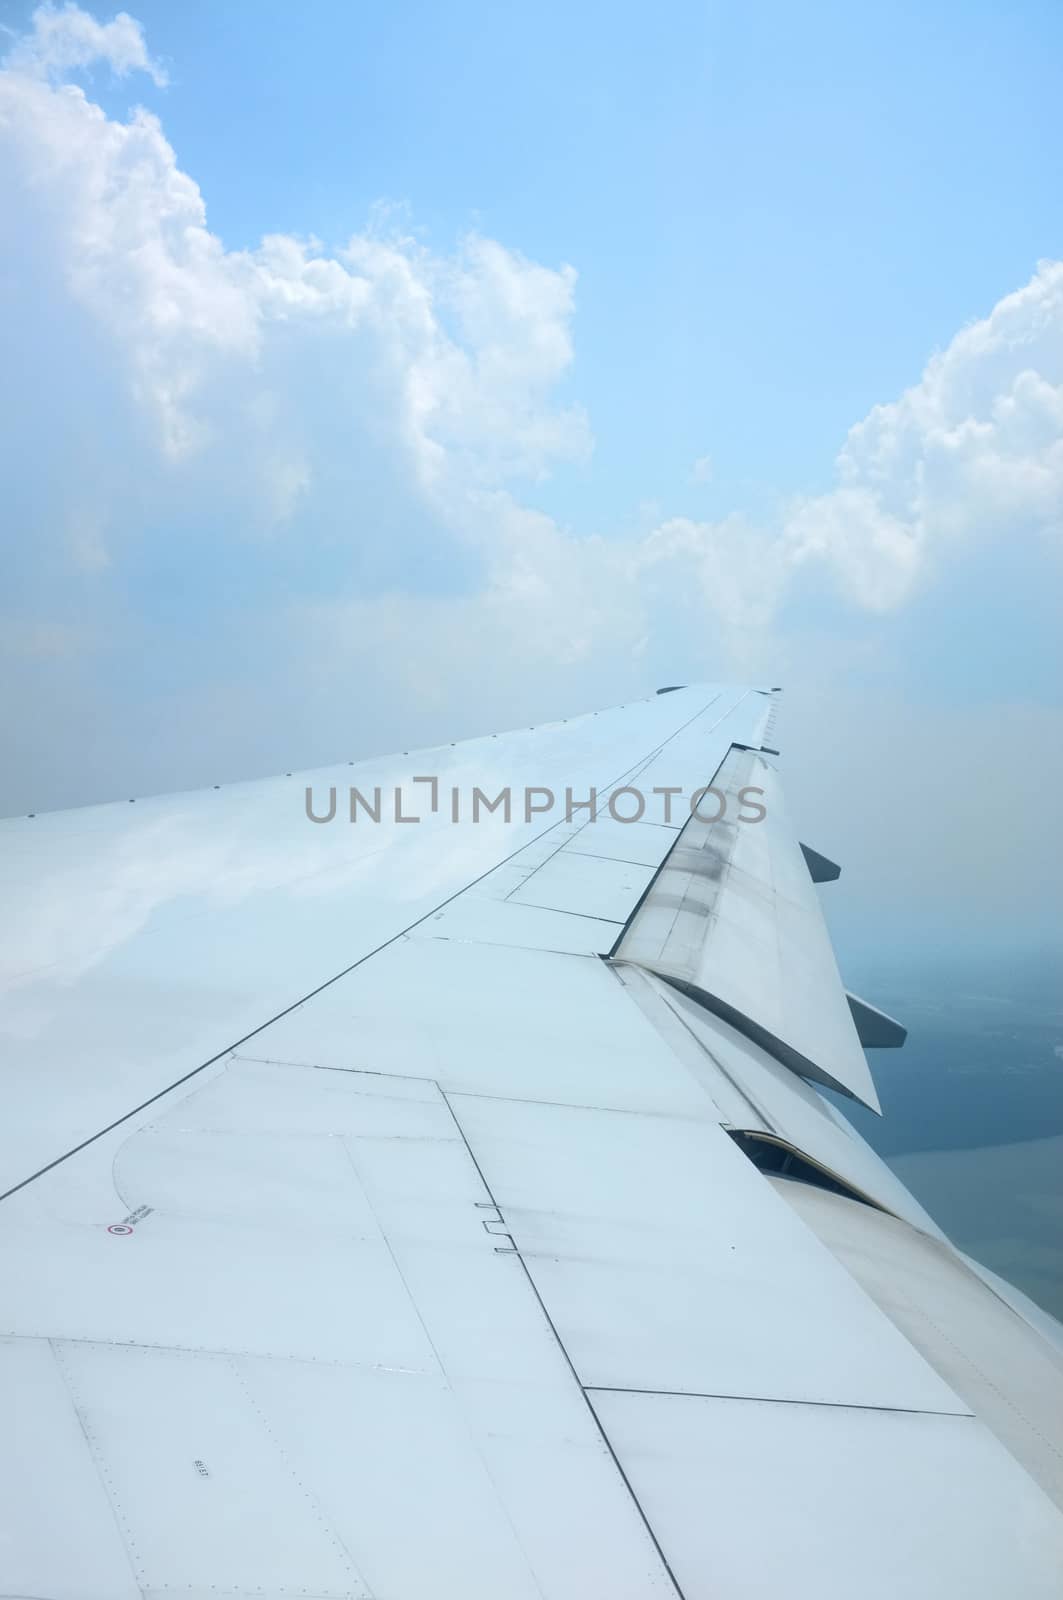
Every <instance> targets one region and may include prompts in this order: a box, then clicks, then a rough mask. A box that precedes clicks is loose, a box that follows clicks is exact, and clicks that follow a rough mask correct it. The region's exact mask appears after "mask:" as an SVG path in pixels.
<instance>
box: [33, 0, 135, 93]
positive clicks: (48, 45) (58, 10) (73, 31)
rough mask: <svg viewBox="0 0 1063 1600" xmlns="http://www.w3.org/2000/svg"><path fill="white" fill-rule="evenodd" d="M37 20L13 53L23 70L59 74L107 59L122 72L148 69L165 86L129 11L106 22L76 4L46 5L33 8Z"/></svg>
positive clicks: (118, 72)
mask: <svg viewBox="0 0 1063 1600" xmlns="http://www.w3.org/2000/svg"><path fill="white" fill-rule="evenodd" d="M32 24H33V27H32V32H31V33H29V34H28V35H26V36H25V37H24V38H22V39H20V40H19V41H18V42H17V43H16V45H15V47H14V49H13V50H12V52H11V55H10V56H9V58H8V60H9V65H10V66H12V67H13V68H15V70H17V71H19V72H25V73H40V74H42V75H45V76H47V75H53V74H54V75H55V76H60V75H61V74H63V73H65V72H72V71H75V70H76V69H77V68H79V67H92V66H95V65H96V63H97V62H101V61H102V62H104V63H106V65H107V66H109V67H110V68H111V70H112V72H115V73H117V74H118V75H119V77H124V76H125V75H126V73H128V72H146V73H147V74H148V75H149V77H151V78H152V79H153V80H154V81H155V83H156V84H157V85H158V86H159V87H160V88H161V87H162V86H163V85H164V84H165V83H166V74H165V72H164V71H163V70H162V68H161V67H160V66H159V65H158V63H157V62H155V61H152V59H151V57H150V56H149V55H148V52H147V46H146V45H145V43H144V33H143V30H142V28H141V26H140V23H139V22H135V21H134V20H133V18H132V17H131V16H129V15H128V13H127V12H125V11H120V12H119V13H118V14H117V16H116V17H114V19H113V20H112V21H111V22H106V23H101V22H97V21H96V19H95V17H93V16H92V15H90V13H89V12H87V11H83V10H82V9H81V7H80V6H78V5H74V4H72V3H68V4H67V5H64V6H55V5H43V6H38V8H37V10H36V11H35V12H34V13H33V18H32Z"/></svg>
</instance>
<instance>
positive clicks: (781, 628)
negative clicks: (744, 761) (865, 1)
mask: <svg viewBox="0 0 1063 1600" xmlns="http://www.w3.org/2000/svg"><path fill="white" fill-rule="evenodd" d="M132 9H133V18H132V19H130V18H128V17H127V18H124V19H122V18H120V19H119V20H117V21H114V20H112V19H113V13H112V12H111V11H110V10H107V9H100V10H97V11H93V10H92V9H91V8H89V9H87V10H80V9H78V8H77V7H67V8H65V9H57V8H48V7H45V8H41V9H40V10H38V11H36V12H35V11H34V9H33V8H32V7H31V6H25V5H13V4H10V3H8V4H2V3H0V22H2V23H3V24H4V26H5V28H6V30H7V36H6V46H5V44H4V43H0V53H2V51H3V49H4V48H5V47H6V48H7V49H8V52H9V53H8V57H7V62H6V66H5V67H4V68H3V69H2V70H0V208H2V209H0V216H2V217H3V225H2V226H3V230H4V231H3V252H4V267H3V274H4V276H3V282H4V289H5V293H4V295H3V298H2V299H0V360H2V361H3V363H4V366H5V368H6V370H7V372H8V373H9V374H11V375H13V381H11V382H9V383H8V384H7V385H5V395H4V398H3V400H2V401H0V470H2V471H3V474H4V482H5V500H6V506H5V511H4V519H3V524H2V525H0V582H2V588H0V640H2V641H3V643H2V649H3V661H4V666H5V685H6V694H5V696H4V698H3V702H2V704H0V738H2V740H3V744H4V748H5V749H6V751H7V753H8V754H7V761H6V770H5V772H4V775H3V785H2V789H0V810H3V811H16V810H23V809H26V810H28V809H43V808H45V807H47V806H49V805H59V804H73V803H78V802H81V801H89V800H95V799H100V798H105V797H109V796H111V795H116V794H117V795H124V794H127V793H135V792H138V791H139V792H147V791H149V790H157V789H164V788H170V787H178V786H185V785H188V784H194V783H201V782H211V781H217V780H218V779H219V778H220V779H228V778H231V777H239V776H249V775H252V774H259V773H266V772H269V771H271V770H278V769H286V768H289V767H294V766H303V765H311V764H315V763H318V762H322V761H325V760H329V759H332V758H334V757H336V756H337V755H347V754H349V755H352V756H354V755H363V754H368V753H371V752H372V751H374V750H384V749H388V748H394V747H396V746H399V747H406V746H409V745H412V744H416V743H421V742H425V743H427V742H431V741H434V740H437V739H445V738H452V737H460V736H463V735H466V734H474V733H477V732H480V731H483V730H484V729H486V728H491V727H498V726H507V725H513V724H518V723H524V722H527V721H529V720H532V719H534V718H540V717H550V716H553V715H559V714H566V713H567V712H569V711H572V710H577V709H581V708H583V707H585V706H587V705H593V704H597V703H607V702H609V701H615V700H618V699H623V698H626V697H628V696H630V695H633V694H636V693H643V692H646V691H647V690H648V689H652V687H654V685H655V684H656V683H658V682H667V681H683V680H684V679H691V678H695V677H697V678H704V677H714V676H724V675H726V676H745V675H747V674H749V675H752V676H754V677H756V678H758V679H759V678H767V679H769V681H775V682H782V681H785V682H786V683H787V685H788V689H789V692H790V693H791V695H792V704H793V714H792V721H791V724H790V726H791V727H792V730H793V732H792V735H791V737H792V739H793V745H794V749H795V751H796V752H797V753H796V754H795V755H794V757H793V758H792V759H793V765H792V767H791V768H790V769H788V772H789V780H790V784H791V791H792V793H793V794H794V797H795V803H796V806H797V809H798V811H799V813H803V814H804V815H809V816H812V817H814V818H822V828H821V829H820V830H819V835H818V842H819V843H820V844H821V845H822V847H824V848H829V847H830V846H831V843H832V839H831V838H829V837H826V835H827V834H831V835H833V836H835V837H836V836H841V837H843V838H844V840H845V842H846V843H847V844H848V846H849V848H850V849H851V850H852V851H855V852H856V855H857V859H858V861H860V862H862V864H863V867H864V868H865V890H864V895H863V898H862V900H860V902H859V906H858V909H859V913H860V915H861V916H862V917H863V918H864V921H865V923H866V915H867V907H868V904H869V903H870V901H871V899H872V897H873V895H874V894H876V893H877V894H878V895H879V896H886V897H887V898H888V899H889V901H890V912H889V914H890V916H891V917H894V918H895V920H896V924H897V926H898V927H900V926H902V924H903V920H904V915H905V912H906V897H907V896H909V895H910V894H911V893H912V892H915V891H918V892H920V893H921V894H922V896H923V899H924V901H925V904H924V907H923V910H924V913H925V916H926V918H929V919H930V920H931V921H934V925H935V926H938V925H939V924H940V922H941V917H940V916H939V914H938V910H937V909H936V907H937V904H938V902H937V900H936V899H935V893H936V891H934V892H932V891H931V890H930V889H929V888H927V886H926V885H927V879H928V874H929V870H930V869H931V868H933V869H934V870H937V868H938V867H939V866H940V863H941V861H942V860H943V859H946V858H947V859H948V860H949V861H950V862H951V865H950V867H949V869H948V870H949V873H950V874H951V876H949V877H948V892H950V893H952V894H953V895H955V896H962V897H965V903H967V902H969V903H970V904H971V905H973V906H974V907H975V909H976V910H977V911H978V917H979V919H980V920H978V921H977V926H978V927H982V926H983V925H984V926H988V925H990V924H997V923H999V921H1000V919H1001V918H1005V919H1006V918H1008V917H1010V918H1012V919H1015V918H1017V917H1020V916H1021V917H1024V918H1027V919H1028V921H1029V923H1030V925H1031V926H1036V927H1037V928H1038V929H1041V928H1044V927H1047V926H1048V924H1049V922H1050V920H1051V917H1052V914H1053V912H1052V907H1051V904H1050V901H1051V899H1052V895H1051V894H1050V893H1049V889H1048V886H1047V885H1046V883H1045V881H1044V874H1043V872H1042V871H1040V870H1039V869H1038V868H1037V867H1036V864H1035V863H1036V860H1037V855H1038V851H1037V848H1036V842H1037V839H1038V838H1039V835H1038V832H1037V829H1038V827H1040V828H1041V829H1042V830H1043V822H1039V821H1038V820H1037V818H1033V819H1032V820H1031V819H1030V818H1029V817H1028V816H1026V815H1025V814H1024V813H1022V812H1021V808H1018V814H1016V807H1015V805H1014V802H1013V799H1012V790H1011V786H1010V782H1006V783H1003V784H1001V783H1000V782H998V781H996V775H997V773H998V770H999V766H1000V764H1001V758H1002V755H1003V751H1004V749H1005V747H1007V748H1008V749H1009V750H1011V751H1013V740H1014V736H1015V730H1021V733H1022V737H1023V739H1026V740H1029V741H1030V744H1031V748H1032V749H1033V750H1036V752H1037V758H1036V762H1035V782H1036V785H1037V788H1038V792H1039V794H1040V795H1041V797H1042V800H1043V803H1044V804H1051V799H1052V796H1053V795H1054V794H1058V787H1057V785H1058V783H1059V782H1060V781H1063V771H1061V760H1060V755H1059V750H1060V743H1061V740H1060V731H1061V721H1063V719H1061V711H1060V703H1059V702H1060V687H1061V680H1063V665H1061V660H1060V647H1059V643H1058V641H1059V637H1060V633H1061V631H1063V630H1061V629H1060V616H1059V610H1060V605H1059V598H1060V593H1061V585H1060V576H1061V574H1060V549H1061V543H1063V541H1061V539H1060V531H1061V523H1063V267H1060V266H1059V265H1058V263H1059V262H1060V259H1061V258H1063V237H1061V235H1063V212H1061V209H1060V205H1059V195H1060V160H1061V153H1063V81H1061V80H1063V12H1061V11H1060V10H1059V8H1058V6H1055V5H1049V4H1034V3H1024V4H1019V5H1017V6H1014V7H1011V8H1007V9H1005V8H1004V7H1001V6H999V5H989V4H965V5H963V6H960V5H953V4H948V5H946V4H930V5H921V6H916V5H908V4H904V5H892V6H890V7H888V8H887V7H879V8H871V7H855V6H841V5H835V4H827V5H817V6H813V7H807V8H797V7H793V6H787V5H782V4H778V5H761V6H757V7H749V6H737V5H731V6H711V5H710V6H688V5H676V6H673V7H670V8H658V9H656V10H651V9H647V8H636V7H633V6H619V7H618V6H615V5H614V6H609V7H606V6H604V5H597V4H594V5H586V6H582V7H579V8H568V7H562V6H561V5H559V4H553V3H549V4H543V5H539V6H537V7H536V8H534V10H530V11H529V10H525V11H523V12H518V11H516V10H514V9H512V8H502V7H488V6H482V5H470V4H464V5H454V6H448V7H446V8H440V7H434V6H428V5H412V4H399V5H394V6H391V7H388V8H367V7H354V6H349V5H340V4H326V3H324V0H317V3H315V4H313V5H311V6H307V7H304V8H302V9H300V10H294V9H293V8H291V7H290V6H281V5H279V4H274V3H273V0H268V3H259V0H256V3H254V4H251V3H247V0H240V3H237V0H229V3H227V4H226V5H225V6H217V5H213V4H211V5H207V4H203V3H185V4H182V5H180V6H175V5H172V4H168V3H167V4H164V3H161V0H146V3H144V4H134V5H133V7H132ZM138 106H143V107H144V108H146V111H147V113H148V115H147V116H143V115H140V116H139V118H138V114H137V113H136V109H135V108H136V107H138ZM131 119H132V120H131ZM264 239H265V240H266V241H267V242H266V243H263V240H264ZM311 240H314V241H317V242H316V243H314V244H310V243H309V242H308V241H311ZM270 241H272V242H270ZM1039 263H1044V264H1045V265H1043V266H1042V267H1040V269H1039ZM839 744H840V745H841V749H842V756H843V757H844V759H843V760H842V761H841V764H840V766H839ZM1013 759H1014V758H1013V755H1011V756H1009V760H1008V763H1007V764H1008V768H1009V772H1010V770H1011V767H1012V765H1013ZM846 763H848V766H847V765H846ZM927 763H930V764H931V765H932V766H933V767H934V769H935V771H934V778H933V786H934V792H935V794H939V793H944V792H945V791H946V790H947V791H948V792H949V793H959V794H960V795H961V796H962V797H963V798H962V799H961V800H960V801H959V802H957V805H958V807H959V809H958V810H956V809H955V808H954V809H953V811H952V812H950V814H949V816H948V817H947V818H942V817H939V816H937V817H936V818H935V819H932V820H926V819H924V823H923V826H922V827H921V828H920V830H919V838H918V840H917V841H916V843H915V844H914V845H913V846H912V849H913V851H914V855H913V856H912V858H911V861H910V863H909V865H908V867H907V868H906V870H905V872H904V873H902V874H901V876H900V877H899V878H898V875H897V872H896V864H895V862H894V863H890V864H888V865H887V866H882V865H879V866H878V867H877V868H876V867H875V860H876V857H875V854H874V852H875V850H876V849H878V858H877V859H878V860H879V861H881V849H879V848H878V846H877V845H876V843H875V841H874V840H871V839H868V840H867V841H866V843H864V844H863V845H862V844H861V839H862V838H864V836H865V835H867V833H868V831H869V828H870V826H871V824H870V823H869V822H868V820H867V819H868V818H874V819H877V821H876V823H875V825H876V826H882V827H885V828H889V827H890V826H891V813H890V810H889V805H888V803H887V802H888V797H889V795H890V794H895V793H897V792H898V786H899V792H900V793H901V795H902V797H903V799H904V804H906V805H908V806H914V805H918V803H919V800H918V796H919V794H920V793H922V792H923V789H921V787H920V784H921V782H922V777H921V774H923V773H924V772H925V768H926V765H927ZM847 772H848V773H851V774H856V775H857V776H856V777H853V778H852V781H851V782H849V783H848V787H847V788H846V792H845V795H844V797H843V798H841V799H839V798H838V792H839V786H840V778H841V777H844V776H845V774H846V773H847ZM1023 781H1024V782H1028V781H1029V780H1028V779H1027V778H1026V775H1025V774H1024V776H1023ZM853 783H855V784H856V785H857V787H856V788H855V789H854V788H853V786H852V785H853ZM987 786H991V787H992V788H993V790H994V793H995V794H996V798H995V799H992V800H988V801H987V800H986V799H985V798H984V796H983V795H980V790H982V789H984V788H986V787H987ZM923 788H925V784H923ZM1004 837H1006V838H1007V839H1008V841H1009V843H1008V845H1007V848H1006V850H1005V851H1004V852H1003V855H1002V854H1001V850H1000V845H999V841H1000V840H1001V838H1004ZM989 838H992V839H994V840H996V841H997V845H996V854H995V856H994V859H993V861H992V862H991V863H990V864H989V865H988V866H985V867H984V868H983V869H982V870H981V871H980V873H979V874H978V875H977V876H978V884H977V888H974V887H972V881H971V880H972V876H973V875H972V873H971V868H970V863H971V860H972V859H973V858H974V854H975V852H978V851H984V848H985V844H986V840H987V839H989ZM964 852H966V854H965V853H964ZM876 871H877V873H878V876H877V877H876V876H875V873H876ZM856 904H857V902H855V901H854V905H856ZM854 915H855V913H854ZM935 919H936V920H935ZM945 920H946V921H947V918H946V919H945Z"/></svg>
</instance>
